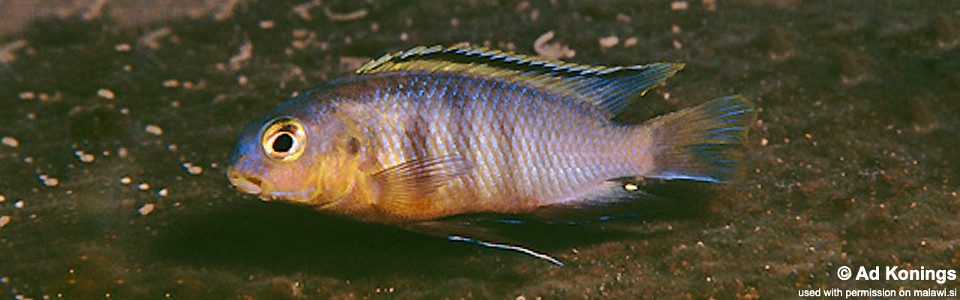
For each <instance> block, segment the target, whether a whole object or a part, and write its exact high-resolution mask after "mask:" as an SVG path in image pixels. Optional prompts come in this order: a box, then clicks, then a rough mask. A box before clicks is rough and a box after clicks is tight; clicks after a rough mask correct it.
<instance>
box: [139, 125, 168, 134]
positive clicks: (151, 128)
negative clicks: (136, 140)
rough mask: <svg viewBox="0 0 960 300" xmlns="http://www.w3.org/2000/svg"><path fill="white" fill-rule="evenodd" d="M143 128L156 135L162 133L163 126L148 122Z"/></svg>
mask: <svg viewBox="0 0 960 300" xmlns="http://www.w3.org/2000/svg"><path fill="white" fill-rule="evenodd" d="M144 130H145V131H146V132H147V133H149V134H152V135H156V136H160V135H163V128H160V126H157V125H154V124H149V125H147V127H146V128H144Z"/></svg>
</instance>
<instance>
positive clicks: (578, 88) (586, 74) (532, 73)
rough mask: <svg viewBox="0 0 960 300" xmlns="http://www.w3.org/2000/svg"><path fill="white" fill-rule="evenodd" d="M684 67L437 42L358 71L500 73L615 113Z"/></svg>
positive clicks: (605, 111) (392, 55) (606, 113)
mask: <svg viewBox="0 0 960 300" xmlns="http://www.w3.org/2000/svg"><path fill="white" fill-rule="evenodd" d="M683 66H684V65H683V64H680V63H652V64H647V65H634V66H613V67H606V66H588V65H580V64H575V63H566V62H562V61H556V60H548V59H542V58H537V57H532V56H526V55H522V54H516V53H512V52H505V51H500V50H493V49H488V48H482V47H478V48H475V47H469V46H454V47H450V48H444V47H442V46H433V47H416V48H413V49H410V50H407V51H401V52H396V53H393V54H387V55H384V56H382V57H380V58H378V59H375V60H372V61H370V62H368V63H367V64H365V65H363V66H362V67H360V69H358V70H357V74H373V73H382V72H402V71H422V72H443V73H461V74H469V75H474V76H480V77H499V78H504V79H507V80H510V81H514V82H520V83H526V84H531V85H534V86H536V87H539V88H543V89H545V90H547V91H549V92H552V93H555V94H559V95H562V96H567V97H573V98H575V99H580V100H581V101H585V102H587V103H590V104H592V105H594V106H596V107H597V108H598V109H599V110H600V111H602V112H604V114H605V115H606V117H608V118H613V117H615V116H617V115H619V114H620V113H621V112H622V111H623V109H624V108H626V106H627V104H628V103H629V101H630V100H631V99H633V98H635V97H639V96H642V95H643V94H645V93H646V92H647V91H648V90H650V89H652V88H653V87H655V86H656V85H657V84H659V83H661V82H663V81H665V80H667V78H670V77H671V76H673V75H674V74H676V73H677V72H678V71H680V69H683Z"/></svg>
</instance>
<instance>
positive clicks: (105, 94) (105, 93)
mask: <svg viewBox="0 0 960 300" xmlns="http://www.w3.org/2000/svg"><path fill="white" fill-rule="evenodd" d="M97 96H100V98H103V99H107V100H113V98H114V97H116V94H114V93H113V91H111V90H110V89H99V90H97Z"/></svg>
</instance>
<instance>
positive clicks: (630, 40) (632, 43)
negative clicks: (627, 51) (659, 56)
mask: <svg viewBox="0 0 960 300" xmlns="http://www.w3.org/2000/svg"><path fill="white" fill-rule="evenodd" d="M639 41H640V40H638V39H637V38H636V37H630V38H627V40H625V41H623V46H624V47H633V46H636V45H637V42H639Z"/></svg>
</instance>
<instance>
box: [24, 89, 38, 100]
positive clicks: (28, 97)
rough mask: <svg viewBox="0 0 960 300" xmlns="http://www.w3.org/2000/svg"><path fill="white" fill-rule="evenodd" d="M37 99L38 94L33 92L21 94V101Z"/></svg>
mask: <svg viewBox="0 0 960 300" xmlns="http://www.w3.org/2000/svg"><path fill="white" fill-rule="evenodd" d="M36 98H37V93H34V92H33V91H26V92H20V99H23V100H33V99H36Z"/></svg>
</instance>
